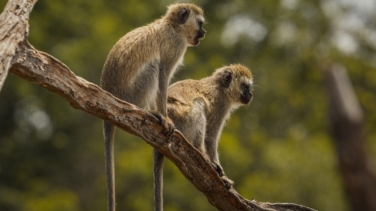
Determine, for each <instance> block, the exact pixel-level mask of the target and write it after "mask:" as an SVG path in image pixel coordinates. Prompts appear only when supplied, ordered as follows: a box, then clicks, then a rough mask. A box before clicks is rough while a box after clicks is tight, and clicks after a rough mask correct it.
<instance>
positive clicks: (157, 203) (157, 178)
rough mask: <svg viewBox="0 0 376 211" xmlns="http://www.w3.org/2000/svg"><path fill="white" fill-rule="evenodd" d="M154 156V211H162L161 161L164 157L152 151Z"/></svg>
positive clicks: (154, 150)
mask: <svg viewBox="0 0 376 211" xmlns="http://www.w3.org/2000/svg"><path fill="white" fill-rule="evenodd" d="M153 154H154V159H153V160H154V171H153V172H154V211H163V159H164V155H163V154H162V153H160V152H159V151H158V150H156V149H153Z"/></svg>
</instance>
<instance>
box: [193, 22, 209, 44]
mask: <svg viewBox="0 0 376 211" xmlns="http://www.w3.org/2000/svg"><path fill="white" fill-rule="evenodd" d="M197 24H198V26H199V30H198V31H197V33H196V36H195V39H194V42H195V45H197V44H198V43H199V42H200V39H202V38H204V37H205V33H206V31H205V30H204V28H203V27H202V25H203V24H204V23H203V22H202V21H201V20H199V21H197Z"/></svg>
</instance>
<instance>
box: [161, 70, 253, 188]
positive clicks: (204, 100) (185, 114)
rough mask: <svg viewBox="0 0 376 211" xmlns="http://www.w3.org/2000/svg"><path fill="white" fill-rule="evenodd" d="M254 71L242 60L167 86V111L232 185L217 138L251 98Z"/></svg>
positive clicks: (229, 184)
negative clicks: (224, 166)
mask: <svg viewBox="0 0 376 211" xmlns="http://www.w3.org/2000/svg"><path fill="white" fill-rule="evenodd" d="M252 85H253V77H252V73H251V71H250V70H249V69H248V68H247V67H245V66H243V65H240V64H234V65H230V66H225V67H222V68H219V69H217V70H216V71H215V72H214V73H213V74H212V75H211V76H210V77H207V78H203V79H201V80H183V81H179V82H177V83H174V84H172V85H171V86H170V87H169V88H168V98H167V111H168V117H169V118H170V119H171V120H173V122H174V124H175V127H176V128H177V129H178V130H180V131H181V132H182V133H183V134H184V136H185V137H186V138H187V139H188V140H189V141H190V142H191V143H192V145H193V146H194V147H196V148H197V149H198V150H199V151H200V152H201V153H202V154H203V155H204V156H205V157H206V158H207V159H208V160H209V161H210V162H211V164H212V166H213V167H214V169H215V170H216V171H217V172H218V173H219V175H220V176H221V177H222V179H223V181H224V182H225V184H226V186H227V188H230V187H231V185H232V184H233V182H232V181H231V180H230V179H228V178H227V177H226V176H225V174H224V171H223V169H222V167H221V165H220V162H219V157H218V150H217V148H218V140H219V136H220V134H221V131H222V129H223V126H224V125H225V122H226V120H227V119H228V118H229V117H230V114H231V112H232V111H234V110H235V109H237V108H238V107H239V106H241V105H245V104H248V103H249V102H250V101H251V99H252V92H251V88H252Z"/></svg>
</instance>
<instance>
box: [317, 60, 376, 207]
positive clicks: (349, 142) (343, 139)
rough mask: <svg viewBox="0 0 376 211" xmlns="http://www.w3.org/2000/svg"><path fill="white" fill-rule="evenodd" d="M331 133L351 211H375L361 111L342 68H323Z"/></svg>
mask: <svg viewBox="0 0 376 211" xmlns="http://www.w3.org/2000/svg"><path fill="white" fill-rule="evenodd" d="M324 76H325V84H326V88H327V92H328V98H329V119H330V124H331V133H332V136H333V141H334V144H335V146H336V150H337V157H338V162H339V169H340V172H341V174H342V177H343V181H344V185H345V189H346V193H347V196H348V198H349V201H350V205H351V209H352V210H353V211H360V210H361V211H375V210H376V177H375V175H374V174H373V173H372V171H371V169H370V168H369V166H370V161H369V160H368V158H367V155H366V151H365V148H364V142H365V138H364V132H363V112H362V110H361V107H360V105H359V102H358V100H357V98H356V95H355V92H354V90H353V87H352V85H351V82H350V80H349V78H348V76H347V74H346V71H345V69H344V68H343V67H342V66H339V65H332V66H330V67H328V68H325V69H324Z"/></svg>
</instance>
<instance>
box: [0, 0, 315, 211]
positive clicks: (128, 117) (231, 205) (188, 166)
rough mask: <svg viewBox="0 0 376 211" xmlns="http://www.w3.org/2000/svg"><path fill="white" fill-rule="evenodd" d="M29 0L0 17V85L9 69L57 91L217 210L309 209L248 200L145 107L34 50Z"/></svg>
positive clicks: (15, 0) (17, 1)
mask: <svg viewBox="0 0 376 211" xmlns="http://www.w3.org/2000/svg"><path fill="white" fill-rule="evenodd" d="M35 3H36V0H9V1H8V4H7V6H6V8H5V10H4V12H3V13H2V14H1V16H0V26H1V28H0V68H1V69H0V76H1V81H0V85H2V84H3V82H4V80H5V78H6V75H7V72H8V70H9V69H10V71H11V72H12V73H14V74H16V75H18V76H20V77H22V78H24V79H25V80H27V81H30V82H33V83H36V84H38V85H40V86H42V87H44V88H46V89H48V90H50V91H52V92H54V93H56V94H58V95H60V96H61V97H63V98H64V99H66V100H67V101H69V102H70V104H71V105H72V106H73V107H74V108H76V109H80V110H83V111H85V112H88V113H90V114H92V115H95V116H97V117H99V118H101V119H104V120H106V121H108V122H111V123H112V124H114V125H116V126H118V127H119V128H121V129H123V130H125V131H127V132H129V133H132V134H134V135H136V136H139V137H141V138H142V139H143V140H145V141H146V142H147V143H148V144H150V145H151V146H153V147H155V148H156V149H158V150H159V151H160V152H161V153H163V154H164V155H165V156H166V157H167V158H168V159H170V160H171V161H172V162H173V163H174V164H175V165H176V166H177V167H178V168H179V170H180V171H181V173H182V174H183V175H184V176H185V177H186V178H187V179H188V180H189V181H190V182H191V183H192V184H193V185H194V186H195V187H196V188H197V189H198V190H199V191H201V192H203V193H204V194H205V196H206V197H207V198H208V200H209V202H210V203H211V204H212V205H213V206H215V207H216V208H217V209H218V210H223V211H235V210H249V211H256V210H258V211H273V210H281V211H287V210H289V211H312V210H313V209H311V208H307V207H304V206H301V205H296V204H289V203H263V202H257V201H255V200H252V201H250V200H247V199H245V198H243V197H242V196H241V195H239V194H238V193H237V192H236V191H235V190H234V189H230V190H227V189H226V188H225V185H224V183H223V181H222V180H221V178H220V177H219V176H218V174H217V173H216V171H215V170H214V169H213V168H212V166H211V165H210V164H209V163H208V162H206V160H205V159H204V157H203V156H202V155H201V154H200V152H199V151H198V150H196V149H195V148H194V147H193V146H192V145H191V144H190V143H189V142H188V141H187V140H186V139H185V138H184V136H183V135H182V134H181V133H180V132H179V131H177V130H175V132H174V133H173V134H171V135H170V136H166V135H164V134H163V132H162V131H163V128H162V126H161V125H160V124H159V121H158V119H157V118H155V117H154V116H153V115H151V114H150V113H148V112H147V111H145V110H142V109H140V108H138V107H137V106H135V105H132V104H129V103H127V102H124V101H121V100H120V99H117V98H115V97H114V96H113V95H111V94H110V93H108V92H105V91H103V90H102V89H101V88H100V87H98V86H97V85H95V84H93V83H90V82H88V81H86V80H85V79H83V78H80V77H78V76H76V75H75V74H74V73H73V72H72V71H70V69H69V68H68V67H67V66H66V65H64V64H63V63H61V62H60V61H59V60H57V59H56V58H54V57H52V56H51V55H48V54H46V53H43V52H40V51H38V50H36V49H34V48H33V47H32V46H31V45H30V44H29V43H28V42H27V34H28V33H27V32H28V23H27V20H28V18H29V14H30V12H31V10H32V7H33V5H34V4H35ZM0 89H1V86H0ZM104 182H105V181H104Z"/></svg>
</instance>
